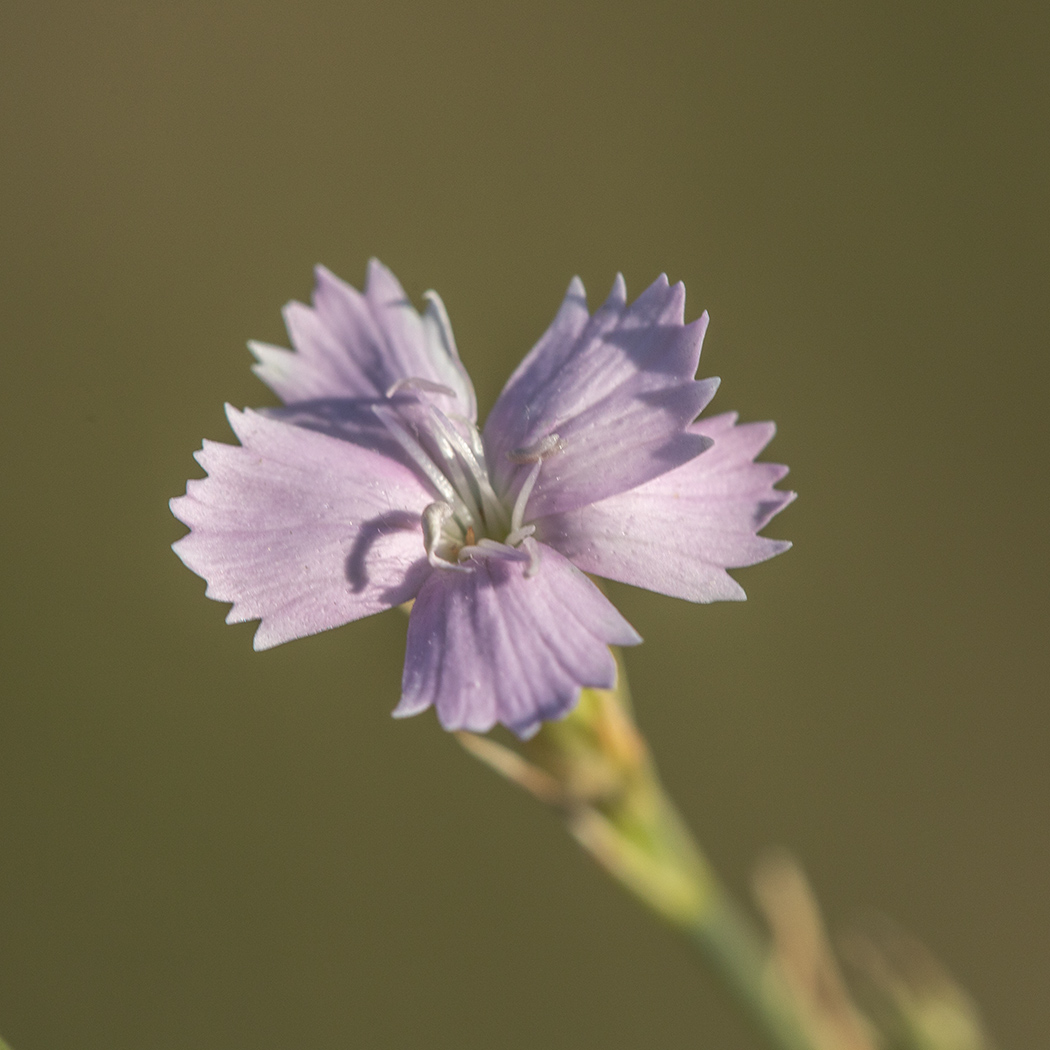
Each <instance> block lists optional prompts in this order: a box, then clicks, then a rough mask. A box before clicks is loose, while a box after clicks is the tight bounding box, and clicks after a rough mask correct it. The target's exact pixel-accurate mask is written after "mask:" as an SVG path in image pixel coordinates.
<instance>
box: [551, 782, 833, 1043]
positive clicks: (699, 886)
mask: <svg viewBox="0 0 1050 1050" xmlns="http://www.w3.org/2000/svg"><path fill="white" fill-rule="evenodd" d="M645 767H646V768H645V770H644V775H642V776H641V777H639V778H638V779H637V780H635V782H634V784H633V786H632V789H631V790H629V791H628V792H626V793H625V794H624V795H623V796H621V797H620V798H619V799H618V800H617V802H616V803H615V804H614V805H611V806H609V805H607V806H605V807H603V808H604V809H605V813H604V814H602V815H599V814H597V813H596V812H595V810H594V809H590V810H587V811H580V812H578V813H575V814H570V816H569V827H570V830H571V831H572V832H573V834H574V836H575V837H576V839H577V840H578V841H579V842H580V844H581V845H582V846H583V847H584V848H585V849H587V850H588V851H589V852H590V853H591V854H592V855H593V856H594V857H595V859H596V860H597V861H598V862H599V863H600V864H601V865H602V866H603V867H604V868H605V869H606V870H607V871H609V872H610V874H612V875H613V876H614V877H615V878H616V879H617V880H618V881H620V882H621V883H622V884H623V885H625V886H626V887H627V888H628V889H629V890H630V891H631V892H632V893H634V895H635V896H637V897H638V898H639V899H640V900H641V901H642V902H643V903H644V904H646V905H647V906H648V907H649V908H651V909H652V910H653V911H655V912H656V913H657V914H658V915H660V916H661V917H662V918H663V919H664V920H665V921H666V922H668V923H669V924H670V925H671V926H672V927H673V928H675V929H677V930H678V931H679V932H680V933H682V934H683V935H684V936H685V937H686V939H687V940H688V941H689V942H690V943H691V944H693V946H694V947H695V948H697V949H698V951H699V953H700V955H701V956H702V958H703V959H704V961H705V962H706V963H707V964H708V966H709V967H710V968H711V970H713V971H714V973H715V974H716V975H717V976H718V977H719V978H720V980H721V982H722V984H723V985H724V986H725V987H726V988H727V989H728V991H729V992H730V993H731V995H732V996H733V998H734V999H735V1000H736V1001H737V1003H738V1004H739V1005H740V1007H741V1008H742V1009H743V1010H744V1012H745V1013H746V1014H747V1016H748V1017H749V1019H750V1020H751V1022H752V1024H753V1025H754V1026H755V1028H756V1029H757V1030H758V1031H759V1032H760V1033H761V1034H762V1035H763V1036H764V1038H765V1039H766V1041H767V1043H768V1044H769V1046H771V1047H774V1048H776V1050H816V1045H815V1043H814V1042H813V1040H812V1038H811V1037H810V1035H809V1034H808V1032H807V1031H806V1029H805V1028H804V1026H803V1024H802V1023H801V1021H800V1019H799V1017H798V1014H797V1011H796V1009H795V1006H794V1003H793V1002H792V1000H791V997H790V995H789V994H788V991H787V989H786V988H785V986H784V983H783V980H782V978H781V977H780V975H779V972H778V971H777V969H776V968H775V966H774V965H773V963H772V960H771V958H770V953H769V949H768V947H767V944H766V942H765V939H764V938H763V937H762V936H761V934H760V933H759V931H758V930H757V929H756V927H755V924H754V923H753V922H752V921H751V920H750V918H749V917H748V916H747V914H746V913H745V912H744V911H743V909H742V908H740V907H739V906H738V905H737V904H736V902H735V901H734V900H733V899H732V897H731V896H730V895H729V893H728V891H727V890H726V889H725V888H724V887H723V886H722V884H721V883H720V881H719V880H718V877H717V875H716V874H715V872H714V870H713V869H712V867H711V865H710V863H709V862H708V861H707V859H706V857H705V856H704V855H703V853H702V852H701V851H700V848H699V847H698V846H697V844H696V842H695V840H694V839H693V837H692V835H691V834H690V832H689V830H688V828H687V827H686V825H685V824H684V822H683V821H682V819H681V818H680V816H679V815H678V812H677V810H676V809H675V808H674V805H673V803H672V802H671V801H670V799H669V798H668V797H667V795H666V793H665V792H664V791H663V788H662V787H661V785H660V784H659V781H658V780H657V778H656V775H655V771H654V770H653V767H652V765H651V764H650V763H648V762H646V763H645Z"/></svg>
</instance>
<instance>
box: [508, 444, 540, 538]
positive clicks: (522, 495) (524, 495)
mask: <svg viewBox="0 0 1050 1050" xmlns="http://www.w3.org/2000/svg"><path fill="white" fill-rule="evenodd" d="M542 464H543V460H541V459H537V460H536V462H535V464H534V465H533V467H532V470H530V471H529V476H528V477H527V478H526V479H525V483H524V484H523V485H522V486H521V489H520V490H519V491H518V498H517V499H516V500H515V501H514V510H512V511H511V515H510V531H511V532H517V531H518V530H519V529H520V528H521V523H522V522H523V521H524V520H525V504H526V503H528V502H529V496H531V495H532V490H533V487H534V486H535V484H536V479H537V478H538V477H539V476H540V467H541V466H542Z"/></svg>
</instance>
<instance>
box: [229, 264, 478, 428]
mask: <svg viewBox="0 0 1050 1050" xmlns="http://www.w3.org/2000/svg"><path fill="white" fill-rule="evenodd" d="M315 274H316V278H317V283H316V286H315V288H314V295H313V307H312V308H311V307H309V306H304V305H303V304H302V303H297V302H292V303H289V304H288V305H287V306H286V307H285V309H284V319H285V324H286V325H287V328H288V335H289V336H290V338H291V340H292V344H293V346H294V347H295V351H294V352H293V351H289V350H285V349H283V348H281V347H277V346H270V345H268V344H266V343H257V342H251V343H249V344H248V346H249V347H250V348H251V351H252V353H253V354H254V355H255V357H256V358H257V360H258V363H257V364H256V365H254V366H253V371H254V372H255V374H256V375H257V376H259V378H260V379H262V381H263V382H264V383H266V384H267V386H269V387H270V388H271V389H272V390H273V391H274V392H275V393H276V394H277V396H278V397H280V398H281V400H282V401H284V402H285V403H287V404H292V403H295V402H298V401H309V400H314V399H320V398H376V397H384V396H385V395H386V393H387V391H388V390H389V389H390V388H391V387H392V386H393V385H394V384H395V383H397V382H399V381H401V380H407V379H423V380H426V381H427V382H428V383H436V384H438V385H439V386H443V387H446V388H448V389H449V390H450V391H451V392H452V396H449V395H445V394H434V393H431V394H429V395H428V396H431V397H435V398H438V399H439V404H441V406H442V407H443V408H444V409H445V410H446V411H450V412H454V413H456V414H458V415H462V416H465V417H467V418H468V419H470V420H474V419H475V418H476V417H477V406H476V404H475V400H474V388H473V386H472V385H471V382H470V377H469V376H468V375H467V373H466V370H465V369H464V368H463V365H462V364H461V363H460V360H459V354H458V353H457V351H456V344H455V341H454V339H453V337H452V329H451V327H450V325H449V323H448V318H447V316H446V314H445V308H444V306H442V304H441V300H440V299H439V298H438V297H437V295H436V294H435V293H433V292H428V293H427V298H428V305H427V309H426V312H425V313H424V314H423V315H422V316H420V314H419V313H418V312H417V311H416V309H415V307H414V306H413V305H412V303H411V301H410V300H409V298H408V296H407V295H406V294H405V290H404V289H403V288H402V287H401V285H400V283H399V282H398V280H397V278H396V277H395V276H394V275H393V274H392V273H391V272H390V271H389V270H388V269H387V268H386V267H385V266H383V264H382V263H380V262H379V261H378V260H376V259H373V260H372V261H371V262H370V263H369V264H368V278H367V281H366V284H365V292H364V294H363V295H362V294H361V293H360V292H359V291H357V289H356V288H353V287H351V286H350V285H349V284H347V283H346V282H345V281H341V280H340V279H339V278H338V277H336V276H335V274H333V273H331V272H330V271H328V270H326V269H325V268H324V267H323V266H318V267H317V268H316V270H315Z"/></svg>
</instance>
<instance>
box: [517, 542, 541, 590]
mask: <svg viewBox="0 0 1050 1050" xmlns="http://www.w3.org/2000/svg"><path fill="white" fill-rule="evenodd" d="M521 545H522V547H524V548H525V551H526V553H527V554H528V556H529V565H528V568H527V569H526V570H525V579H527V580H529V579H531V578H532V577H533V576H535V575H536V573H538V572H539V571H540V545H539V544H538V543H537V542H536V541H535V540H534V539H533V538H532V537H531V536H526V537H525V539H523V540H522V541H521Z"/></svg>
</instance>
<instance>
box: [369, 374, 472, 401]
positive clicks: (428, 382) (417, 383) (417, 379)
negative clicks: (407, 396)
mask: <svg viewBox="0 0 1050 1050" xmlns="http://www.w3.org/2000/svg"><path fill="white" fill-rule="evenodd" d="M402 390H424V391H426V393H428V394H445V395H446V396H447V397H455V396H456V392H455V390H453V389H452V387H450V386H445V384H444V383H435V382H434V381H433V380H432V379H424V378H423V377H422V376H409V377H407V378H406V379H399V380H398V381H397V382H396V383H392V384H391V385H390V386H388V387H387V390H386V396H387V397H388V398H391V397H393V396H394V395H395V394H400V393H401V391H402Z"/></svg>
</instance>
